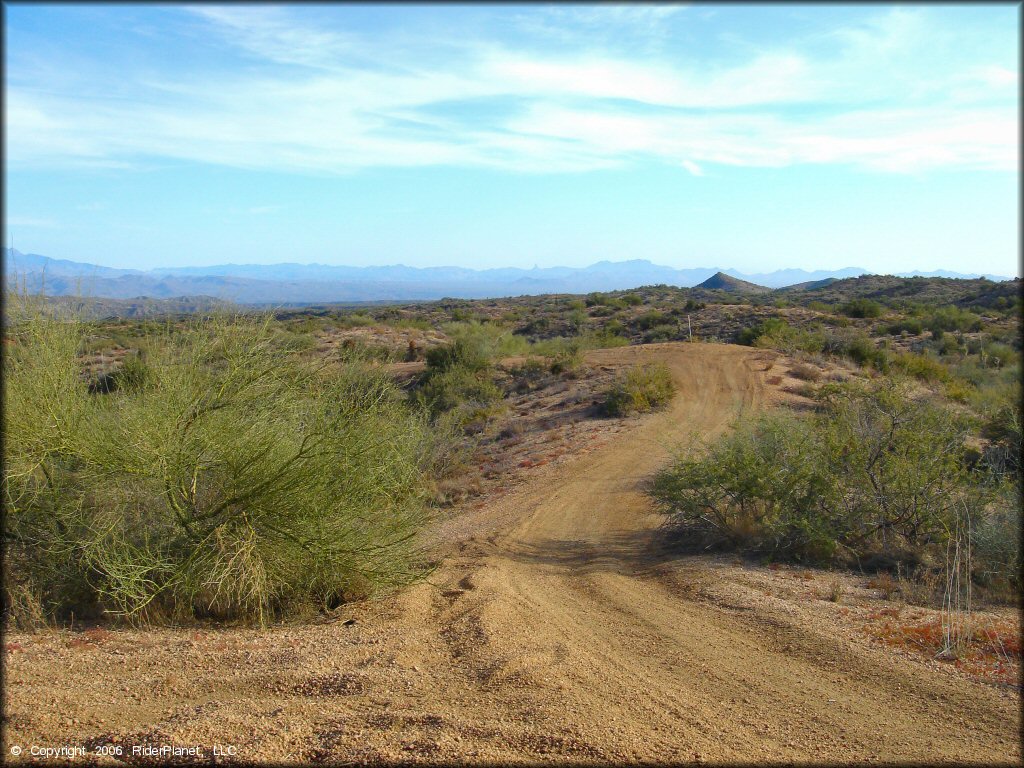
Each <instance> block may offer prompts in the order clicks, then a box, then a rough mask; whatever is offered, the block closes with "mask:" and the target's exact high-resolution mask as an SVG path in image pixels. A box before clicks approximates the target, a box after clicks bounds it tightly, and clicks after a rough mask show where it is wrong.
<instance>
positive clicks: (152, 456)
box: [3, 298, 432, 624]
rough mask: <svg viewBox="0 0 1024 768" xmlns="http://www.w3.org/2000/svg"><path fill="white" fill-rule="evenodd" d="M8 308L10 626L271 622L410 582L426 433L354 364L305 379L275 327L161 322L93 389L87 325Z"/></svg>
mask: <svg viewBox="0 0 1024 768" xmlns="http://www.w3.org/2000/svg"><path fill="white" fill-rule="evenodd" d="M15 302H16V303H15ZM15 302H12V303H14V304H15V305H14V306H9V308H8V312H9V317H8V326H7V329H6V334H7V340H8V344H7V350H6V354H5V358H4V383H5V387H4V413H5V420H4V434H3V437H4V448H5V466H4V496H5V498H4V502H5V508H6V513H7V514H6V519H5V523H6V526H5V534H6V546H7V550H6V556H7V560H6V562H7V566H8V567H7V568H6V569H5V572H4V579H5V580H4V592H5V600H6V603H7V606H8V610H9V615H10V618H11V619H12V620H13V621H14V622H15V623H17V624H25V623H32V622H35V621H43V620H54V619H65V618H68V617H70V616H72V615H73V616H75V617H80V618H89V617H96V616H100V615H109V616H117V617H122V618H124V619H128V620H133V621H147V620H149V621H152V620H179V619H184V618H196V617H216V618H220V619H248V620H256V621H264V620H266V619H267V618H268V617H270V616H275V615H282V614H291V613H295V612H301V611H303V610H305V609H308V608H310V607H323V606H330V605H332V604H337V603H338V602H340V601H342V600H345V599H349V598H351V597H354V596H365V595H367V594H369V593H371V592H373V591H374V590H375V589H377V588H379V587H382V586H387V585H390V584H394V583H399V582H402V581H404V580H407V579H408V578H409V577H410V575H411V574H412V572H413V567H412V561H411V554H412V553H411V552H410V551H409V549H408V547H407V543H408V541H409V540H410V538H411V536H412V534H413V533H414V532H415V531H416V529H417V528H418V526H419V525H420V524H421V522H422V520H423V516H424V504H423V500H424V482H423V479H424V476H425V475H426V474H427V473H429V471H430V467H429V466H425V465H424V464H425V462H424V458H423V457H425V456H427V457H429V456H431V455H432V452H431V450H429V446H430V443H431V440H432V431H431V430H430V429H429V428H428V424H427V423H426V421H425V420H424V419H423V418H421V417H420V416H419V415H418V414H416V413H415V412H413V411H412V410H411V409H410V408H409V407H408V406H407V405H406V404H405V402H404V400H403V397H402V396H401V393H400V391H399V390H398V389H397V388H396V387H395V385H394V384H393V383H392V381H391V380H390V379H389V378H388V377H386V376H385V375H383V374H382V372H381V371H380V370H379V369H375V368H373V367H372V366H370V365H368V364H367V362H366V361H365V360H364V359H361V358H360V357H359V356H358V355H357V354H351V355H349V356H348V357H345V358H342V359H339V360H337V361H334V362H333V364H326V363H324V362H323V361H321V362H311V361H309V360H307V359H303V358H302V357H300V356H297V355H295V354H294V353H292V352H290V351H289V350H287V349H286V348H283V347H282V346H280V345H278V344H275V335H274V333H273V332H272V329H271V327H270V324H269V321H268V320H267V319H261V318H259V317H229V316H220V317H207V318H195V319H193V320H190V321H188V322H185V323H183V324H180V325H176V326H171V325H170V324H168V325H166V326H164V327H162V328H161V329H160V330H159V331H154V332H153V333H152V334H150V335H148V336H147V337H146V339H145V342H144V344H142V345H141V346H140V347H139V349H138V350H137V351H136V352H135V353H133V354H132V355H130V356H127V357H126V359H125V360H124V362H123V363H122V365H121V366H120V367H119V368H118V369H117V370H116V371H115V372H113V373H107V374H104V375H102V376H98V377H97V376H89V375H83V371H82V364H81V360H80V355H79V353H80V348H81V346H82V344H83V339H86V338H87V337H88V333H87V328H86V327H85V326H84V325H83V323H82V322H81V321H80V320H79V319H77V318H76V317H75V316H73V315H64V314H60V313H55V312H54V311H51V310H48V309H47V308H45V307H42V306H40V305H39V304H38V303H36V302H33V301H25V300H18V299H16V298H15Z"/></svg>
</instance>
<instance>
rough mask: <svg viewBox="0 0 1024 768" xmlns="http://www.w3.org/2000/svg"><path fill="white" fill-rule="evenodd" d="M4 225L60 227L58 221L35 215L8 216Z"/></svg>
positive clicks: (29, 227)
mask: <svg viewBox="0 0 1024 768" xmlns="http://www.w3.org/2000/svg"><path fill="white" fill-rule="evenodd" d="M6 226H7V229H8V230H11V229H61V228H62V225H61V224H60V222H58V221H56V220H54V219H48V218H42V217H37V216H18V215H14V216H8V217H7V222H6Z"/></svg>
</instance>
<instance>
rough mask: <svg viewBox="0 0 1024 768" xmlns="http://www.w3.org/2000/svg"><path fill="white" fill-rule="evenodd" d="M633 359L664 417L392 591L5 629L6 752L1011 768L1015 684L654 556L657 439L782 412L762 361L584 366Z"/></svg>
mask: <svg viewBox="0 0 1024 768" xmlns="http://www.w3.org/2000/svg"><path fill="white" fill-rule="evenodd" d="M652 359H658V360H664V361H665V362H666V363H668V364H669V366H670V367H671V369H672V371H673V374H674V376H675V377H676V379H677V382H678V384H679V388H680V394H679V395H678V396H677V398H676V399H675V401H674V402H673V405H672V406H671V408H670V409H668V410H667V411H664V412H661V413H657V414H650V415H648V416H645V417H643V418H640V419H637V420H635V423H634V424H633V428H632V429H630V430H628V431H623V432H621V433H618V434H616V435H615V436H614V438H613V439H610V440H609V441H608V442H607V443H606V444H605V445H604V446H602V447H600V448H598V449H596V450H593V451H590V452H588V453H586V454H581V455H580V456H578V457H576V458H574V459H571V460H568V461H565V462H563V463H560V464H558V465H550V466H545V467H542V468H540V469H538V470H536V471H534V472H533V474H532V475H531V477H530V479H529V480H528V481H527V482H524V483H522V484H521V485H519V486H518V487H517V488H515V489H514V490H512V491H510V492H508V493H507V494H505V495H503V496H502V497H501V498H500V499H498V500H496V501H494V502H493V503H489V504H487V505H485V507H483V508H481V509H471V510H467V512H466V513H465V514H463V515H460V516H456V517H453V518H451V519H450V520H448V521H446V522H445V523H444V524H443V525H441V526H439V527H437V528H436V529H435V530H434V531H433V532H432V533H433V537H434V542H435V546H437V547H438V548H439V553H440V554H441V555H443V561H442V563H441V565H440V566H439V568H438V569H437V570H436V571H435V572H434V573H433V575H432V576H431V578H430V579H429V581H428V582H427V583H422V584H419V585H417V586H415V587H413V588H410V589H408V590H405V591H404V592H402V593H401V594H399V595H398V596H397V597H392V598H390V599H387V600H381V601H379V602H374V603H363V604H358V605H351V606H346V607H345V608H344V609H343V610H342V611H341V612H340V613H339V614H338V615H337V616H335V617H332V618H331V620H329V621H325V622H323V623H318V624H314V625H306V626H291V627H275V628H271V629H269V630H265V631H259V630H254V629H253V630H248V629H246V630H242V629H223V630H215V629H200V630H195V629H187V630H186V629H179V630H150V631H109V632H107V631H93V632H91V633H71V632H52V633H43V634H39V635H20V636H11V637H9V638H8V641H9V642H8V644H7V646H8V647H7V650H6V652H5V661H6V686H5V695H6V701H5V711H6V728H5V734H4V746H3V748H4V756H5V758H7V757H9V755H10V749H11V746H13V745H19V746H21V747H22V748H23V749H24V750H28V748H29V745H32V744H35V745H37V746H44V747H51V748H52V747H60V746H70V745H79V746H84V747H86V748H87V749H88V750H89V751H90V753H91V754H92V753H93V752H94V750H95V749H96V748H97V747H98V746H103V745H105V746H107V747H108V748H113V747H119V748H121V750H122V754H123V756H124V758H125V759H128V760H130V761H133V762H144V760H143V759H142V758H141V757H132V756H131V748H132V747H133V746H140V745H150V746H162V745H178V746H185V747H189V746H194V745H195V746H200V747H201V748H202V750H203V751H204V754H205V755H206V759H210V756H211V755H212V753H213V748H214V746H215V745H220V746H221V747H222V750H223V751H226V749H227V747H228V746H230V747H231V748H233V749H234V750H235V754H234V756H233V757H232V756H231V755H227V756H223V757H220V758H218V759H220V760H231V759H234V760H240V761H245V762H251V761H275V762H281V761H289V762H320V761H327V762H345V763H353V762H354V763H362V762H371V763H373V762H397V761H415V760H419V761H439V762H456V761H457V762H474V761H477V762H487V763H493V762H538V761H555V762H599V763H609V762H613V763H621V762H623V761H645V762H672V763H678V762H694V761H696V762H716V761H717V762H722V761H725V762H730V763H735V762H761V761H771V762H789V761H795V762H807V761H813V762H816V763H821V762H850V761H862V762H863V761H890V762H891V761H900V762H909V763H921V762H928V763H937V762H975V763H986V764H991V763H995V762H1006V763H1009V762H1017V761H1019V760H1020V747H1019V743H1018V738H1019V735H1020V734H1019V728H1020V726H1019V719H1018V712H1019V706H1020V699H1019V693H1018V692H1017V691H1015V690H1012V689H1009V688H999V687H997V686H993V685H989V684H985V683H981V682H977V681H974V680H971V679H968V678H966V677H964V676H962V675H955V674H945V673H943V671H942V670H937V669H935V668H933V666H932V665H929V664H927V663H924V662H921V663H918V662H916V661H914V660H909V659H905V658H903V657H901V656H898V655H897V654H895V653H893V651H892V650H891V649H888V648H884V647H878V646H877V645H875V644H873V643H871V642H870V641H869V640H868V639H866V638H865V637H864V636H863V635H860V634H858V633H857V632H855V631H852V630H849V629H848V628H846V627H845V626H844V625H843V624H842V623H841V622H839V621H838V619H837V617H838V613H837V612H838V611H839V610H841V608H840V607H839V606H836V605H834V604H832V603H829V602H828V601H827V600H824V599H818V598H817V597H815V594H816V593H815V591H814V590H815V588H814V587H813V585H812V586H811V587H807V586H806V583H805V582H806V579H799V578H795V577H794V576H793V574H792V573H790V572H789V571H769V569H767V568H761V567H755V566H750V565H744V564H742V563H741V562H740V561H738V560H734V559H732V558H721V557H717V558H716V557H681V556H678V555H673V554H672V553H671V552H668V551H666V550H664V549H663V548H662V547H660V546H659V539H660V537H659V535H658V530H657V526H658V524H659V522H660V521H659V518H658V517H657V515H655V514H654V513H653V512H652V510H651V507H650V503H649V501H648V500H647V499H646V497H645V496H644V495H643V492H642V487H643V483H644V482H645V481H646V479H647V478H649V477H650V475H651V474H652V473H653V472H654V471H655V470H656V469H658V468H659V467H660V466H661V465H662V464H663V463H664V461H665V459H666V457H667V455H668V451H669V447H670V445H672V444H674V443H678V442H679V441H680V440H684V441H685V440H686V439H687V436H708V435H713V434H715V433H717V432H718V431H720V430H722V429H723V428H724V427H725V426H726V425H727V424H728V423H729V421H730V420H731V419H732V417H733V416H735V414H736V413H737V412H739V411H742V410H744V409H757V408H761V407H764V406H765V405H767V404H770V403H771V402H772V401H773V400H776V399H777V398H779V397H782V396H783V395H782V394H780V392H781V391H780V390H778V389H771V388H770V387H769V386H768V384H767V383H766V381H767V380H768V379H769V378H771V373H772V368H773V365H772V360H773V355H772V353H766V352H763V351H758V350H751V349H748V348H741V347H734V346H727V345H704V344H689V345H688V344H656V345H649V346H645V347H628V348H622V349H615V350H599V351H596V352H594V353H592V354H591V355H590V360H589V361H588V362H591V363H593V364H602V363H607V364H616V365H617V364H622V363H628V362H632V361H637V362H639V361H642V360H652ZM684 445H685V442H684ZM815 578H816V577H815V576H813V575H811V576H810V580H811V581H812V582H813V581H814V579H815ZM787 585H792V586H787ZM795 587H799V588H795ZM808 590H809V591H808ZM804 593H806V595H805V594H804ZM12 644H13V646H14V647H15V649H13V650H12V648H11V646H12ZM26 756H27V754H26V753H23V755H22V759H24V758H25V757H26Z"/></svg>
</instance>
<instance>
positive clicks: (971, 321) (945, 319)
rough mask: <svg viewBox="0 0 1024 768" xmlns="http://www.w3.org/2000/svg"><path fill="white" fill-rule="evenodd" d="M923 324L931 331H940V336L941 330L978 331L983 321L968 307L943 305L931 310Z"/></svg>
mask: <svg viewBox="0 0 1024 768" xmlns="http://www.w3.org/2000/svg"><path fill="white" fill-rule="evenodd" d="M924 325H925V328H927V329H929V330H931V331H932V333H936V332H940V336H941V332H942V331H960V332H961V333H971V332H974V331H980V330H981V328H982V325H983V323H982V319H981V318H980V317H979V316H978V315H976V314H974V313H973V312H971V311H970V310H968V309H960V308H959V307H954V306H945V307H939V308H937V309H935V310H933V311H932V313H931V315H930V316H929V317H928V318H927V319H926V321H925V324H924Z"/></svg>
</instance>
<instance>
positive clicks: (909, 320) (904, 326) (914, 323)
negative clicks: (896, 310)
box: [885, 317, 924, 336]
mask: <svg viewBox="0 0 1024 768" xmlns="http://www.w3.org/2000/svg"><path fill="white" fill-rule="evenodd" d="M923 331H924V324H923V323H922V322H921V320H920V319H919V318H916V317H901V318H900V319H899V320H894V321H893V322H891V323H889V325H887V326H886V327H885V332H886V333H888V334H889V335H890V336H899V335H900V334H901V333H904V332H906V333H910V334H913V335H914V336H916V335H918V334H919V333H922V332H923Z"/></svg>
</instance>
